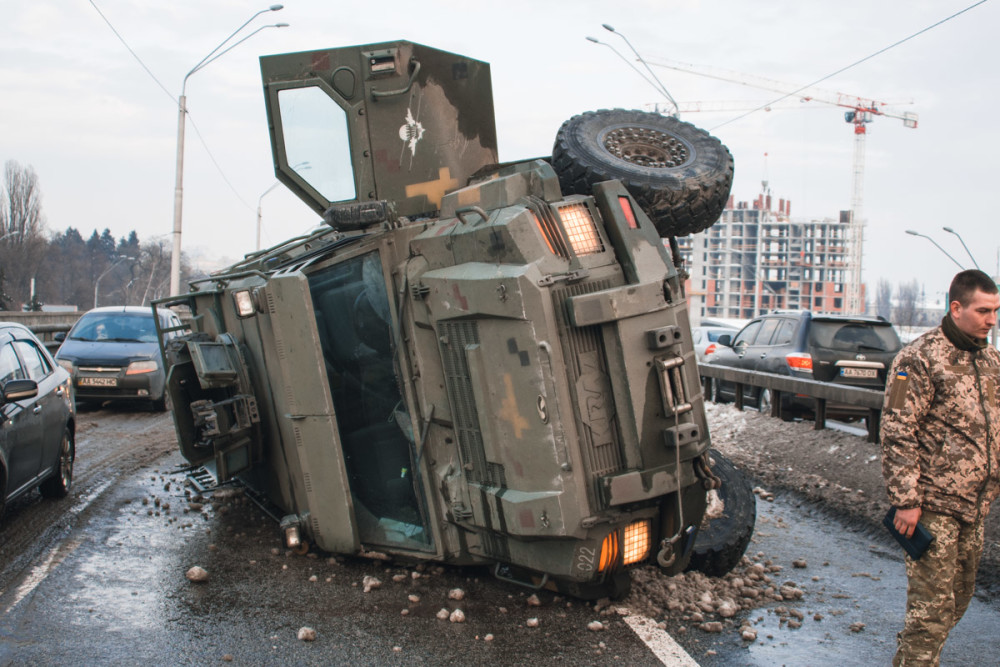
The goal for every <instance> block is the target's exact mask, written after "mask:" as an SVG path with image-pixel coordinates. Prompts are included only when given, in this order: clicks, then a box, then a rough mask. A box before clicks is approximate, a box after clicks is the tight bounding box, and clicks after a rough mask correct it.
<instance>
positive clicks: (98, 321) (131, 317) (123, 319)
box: [69, 313, 156, 343]
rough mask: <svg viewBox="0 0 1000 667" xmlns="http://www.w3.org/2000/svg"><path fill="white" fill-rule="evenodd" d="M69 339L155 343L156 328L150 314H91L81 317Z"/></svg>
mask: <svg viewBox="0 0 1000 667" xmlns="http://www.w3.org/2000/svg"><path fill="white" fill-rule="evenodd" d="M69 337H70V339H72V340H81V341H88V342H96V341H109V342H117V343H155V342H156V326H155V325H154V324H153V315H152V313H150V314H148V315H147V314H145V313H93V314H88V315H84V316H83V317H81V318H80V321H79V322H77V323H76V326H75V327H73V331H72V332H70V335H69Z"/></svg>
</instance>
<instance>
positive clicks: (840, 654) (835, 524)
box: [695, 496, 1000, 667]
mask: <svg viewBox="0 0 1000 667" xmlns="http://www.w3.org/2000/svg"><path fill="white" fill-rule="evenodd" d="M796 502H797V501H796V500H795V499H794V498H792V497H790V496H784V497H779V498H778V499H777V500H776V501H775V502H773V503H772V502H761V501H758V505H757V515H758V518H757V528H756V531H755V534H754V538H753V541H752V542H751V543H750V546H749V547H748V549H747V553H748V554H751V555H752V554H754V553H755V552H763V553H764V554H766V557H767V558H768V559H770V560H772V561H773V562H774V563H775V564H779V565H782V566H784V569H783V570H782V571H781V572H778V573H776V574H774V575H773V577H774V579H775V581H777V582H781V583H783V582H785V581H794V582H795V583H796V584H797V585H798V586H799V587H800V588H802V589H803V590H805V591H806V594H805V595H804V596H803V598H802V599H801V600H798V601H794V602H789V603H781V602H779V603H774V604H771V605H769V606H768V607H766V608H762V609H757V610H754V611H751V612H749V613H748V616H749V618H751V619H753V620H754V621H755V622H756V624H755V625H754V628H755V629H756V630H757V637H758V639H757V641H755V642H754V643H752V644H746V645H744V646H743V647H742V649H740V650H733V646H732V643H730V644H729V645H727V646H716V647H715V650H716V651H718V655H717V656H708V657H706V656H704V655H701V656H697V655H696V656H695V657H696V659H698V660H699V661H700V662H701V663H702V664H703V665H706V666H708V665H723V664H725V665H731V664H739V665H796V666H800V665H801V666H812V667H825V666H830V667H844V666H847V665H875V664H889V662H890V661H891V659H892V655H893V653H894V652H895V650H896V632H897V631H899V629H900V628H901V627H902V622H903V612H904V607H905V603H906V575H905V570H904V566H903V558H902V554H901V552H899V553H898V552H897V549H898V547H897V546H896V545H895V542H892V541H891V540H890V539H889V538H888V536H882V535H881V534H876V533H872V532H869V531H868V530H867V529H865V530H861V531H852V530H851V529H850V528H848V527H846V526H845V525H844V524H842V523H841V522H840V521H839V520H837V519H835V518H832V517H830V516H827V515H825V514H824V513H823V512H821V511H818V510H815V509H811V508H810V507H808V506H805V505H800V506H796V504H795V503H796ZM796 560H804V561H805V562H806V567H805V568H795V567H793V566H792V563H793V561H796ZM782 606H784V607H786V608H789V609H792V608H794V609H797V610H798V611H799V612H801V614H802V616H803V618H802V620H801V624H802V625H801V627H798V628H791V627H789V625H788V623H787V622H785V621H784V620H782V616H784V617H785V618H786V619H787V618H788V615H787V614H785V615H782V614H780V613H778V611H777V610H778V609H780V608H781V607H782ZM817 615H818V616H817ZM817 617H818V618H819V620H816V618H817ZM857 624H863V626H859V625H857ZM998 624H1000V610H998V609H997V608H996V607H995V606H990V605H988V604H985V603H983V602H982V601H981V600H979V599H974V600H973V603H972V605H971V606H970V608H969V611H968V612H967V613H966V615H965V617H964V618H963V620H962V621H961V623H959V625H958V627H957V628H955V630H954V631H953V632H952V634H951V637H950V638H949V640H948V643H947V644H946V645H945V651H944V654H943V656H942V663H941V664H942V665H970V664H980V661H981V658H982V655H984V654H985V653H986V652H990V651H996V650H997V649H998V648H1000V639H998V638H997V635H996V628H997V627H998ZM852 626H853V629H852ZM734 642H739V638H738V636H737V637H736V639H735V640H734ZM720 643H721V642H720Z"/></svg>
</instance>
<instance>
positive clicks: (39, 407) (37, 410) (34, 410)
mask: <svg viewBox="0 0 1000 667" xmlns="http://www.w3.org/2000/svg"><path fill="white" fill-rule="evenodd" d="M41 411H42V406H40V405H36V406H35V407H33V408H32V409H31V414H33V415H37V414H38V413H39V412H41Z"/></svg>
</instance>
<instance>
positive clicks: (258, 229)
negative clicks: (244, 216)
mask: <svg viewBox="0 0 1000 667" xmlns="http://www.w3.org/2000/svg"><path fill="white" fill-rule="evenodd" d="M279 185H281V181H275V182H274V185H272V186H271V187H269V188H268V189H267V190H264V194H262V195H261V196H260V197H258V198H257V250H258V251H259V250H260V226H261V218H262V216H261V204H263V202H264V195H266V194H267V193H268V192H270V191H271V190H273V189H275V188H276V187H278V186H279Z"/></svg>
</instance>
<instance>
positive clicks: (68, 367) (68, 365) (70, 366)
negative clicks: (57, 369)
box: [56, 359, 73, 375]
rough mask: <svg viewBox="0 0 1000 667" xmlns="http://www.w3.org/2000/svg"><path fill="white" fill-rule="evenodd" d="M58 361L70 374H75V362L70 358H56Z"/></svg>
mask: <svg viewBox="0 0 1000 667" xmlns="http://www.w3.org/2000/svg"><path fill="white" fill-rule="evenodd" d="M56 363H57V364H59V365H60V366H62V367H63V368H65V369H66V372H67V373H69V374H70V375H72V374H73V362H72V361H70V360H69V359H56Z"/></svg>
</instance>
